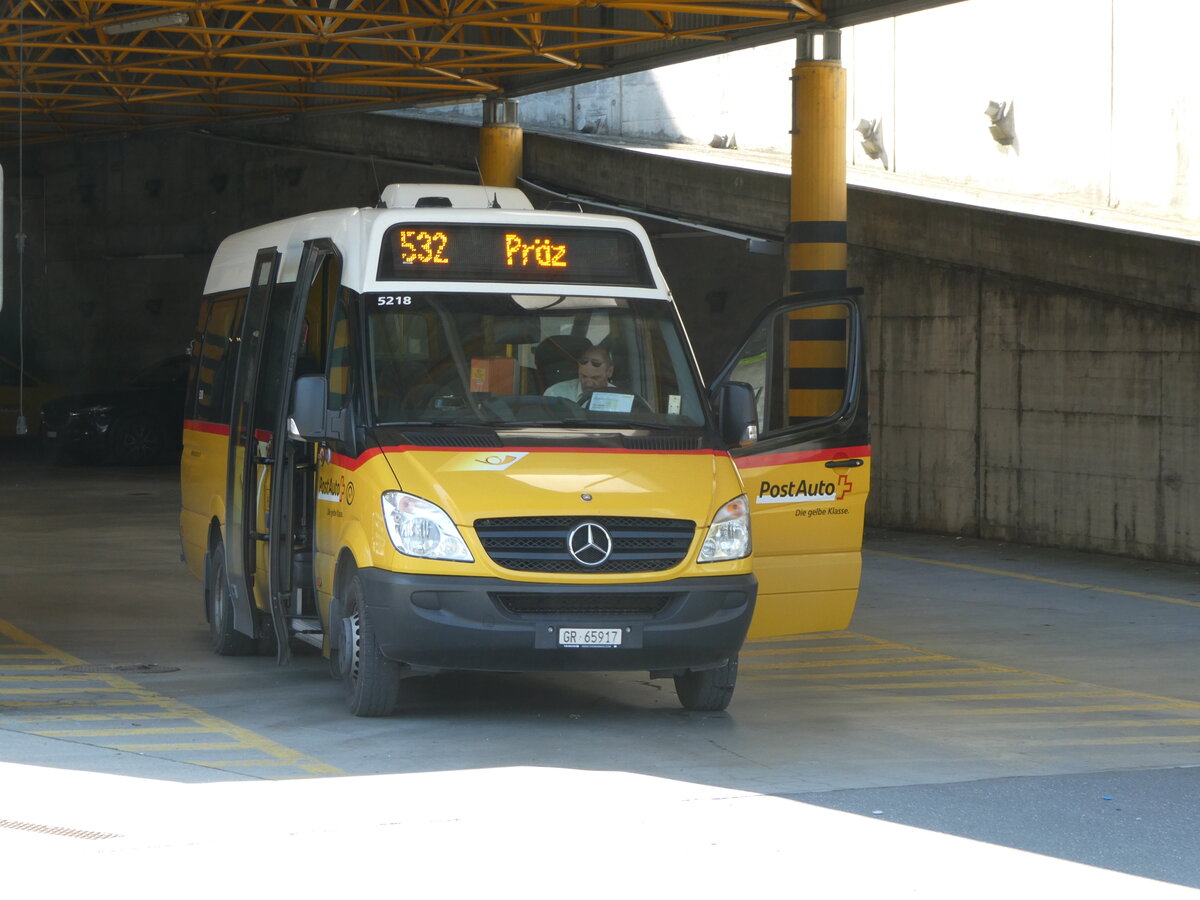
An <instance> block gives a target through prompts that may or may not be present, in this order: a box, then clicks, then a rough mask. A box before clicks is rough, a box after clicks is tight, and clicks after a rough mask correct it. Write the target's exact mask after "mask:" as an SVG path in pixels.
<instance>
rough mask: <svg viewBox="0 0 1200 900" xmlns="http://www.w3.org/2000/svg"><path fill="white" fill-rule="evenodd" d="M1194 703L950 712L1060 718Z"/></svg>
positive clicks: (954, 713)
mask: <svg viewBox="0 0 1200 900" xmlns="http://www.w3.org/2000/svg"><path fill="white" fill-rule="evenodd" d="M1197 705H1200V704H1196V703H1188V702H1186V701H1183V700H1180V701H1176V702H1173V703H1148V704H1146V705H1144V706H1128V705H1117V704H1111V705H1105V706H1022V707H1008V708H1005V707H1001V708H999V709H956V710H953V711H951V713H950V715H952V716H1030V715H1032V716H1036V715H1043V714H1049V713H1053V714H1054V715H1058V716H1061V715H1062V714H1063V713H1065V712H1069V713H1092V712H1141V711H1144V710H1155V709H1195V708H1196V706H1197Z"/></svg>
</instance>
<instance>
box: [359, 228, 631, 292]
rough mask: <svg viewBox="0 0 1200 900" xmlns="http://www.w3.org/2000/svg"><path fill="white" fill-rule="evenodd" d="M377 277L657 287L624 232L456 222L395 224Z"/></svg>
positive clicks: (411, 279) (390, 279) (381, 259)
mask: <svg viewBox="0 0 1200 900" xmlns="http://www.w3.org/2000/svg"><path fill="white" fill-rule="evenodd" d="M379 279H380V280H381V281H414V280H415V281H477V282H491V283H495V282H500V283H520V282H525V283H530V282H551V283H562V284H592V285H600V284H602V285H614V286H620V287H654V280H653V278H652V277H651V275H650V267H649V266H648V265H647V263H646V256H645V253H644V252H643V250H642V245H641V243H640V242H639V241H638V239H637V238H636V237H634V235H632V234H630V233H629V232H627V231H621V230H619V229H615V228H570V227H566V228H564V227H543V226H516V225H476V224H468V223H457V222H437V223H414V222H405V223H403V224H400V225H394V226H392V227H391V228H390V229H388V231H387V233H386V235H385V236H384V243H383V248H382V250H381V252H380V254H379Z"/></svg>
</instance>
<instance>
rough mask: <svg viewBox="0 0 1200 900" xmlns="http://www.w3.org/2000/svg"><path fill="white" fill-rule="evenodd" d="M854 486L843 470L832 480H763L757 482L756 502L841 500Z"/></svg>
mask: <svg viewBox="0 0 1200 900" xmlns="http://www.w3.org/2000/svg"><path fill="white" fill-rule="evenodd" d="M853 488H854V483H853V482H852V481H850V479H849V478H847V477H846V474H845V473H844V472H843V473H842V474H841V475H839V476H838V479H837V481H836V482H833V481H825V480H823V479H822V480H821V481H809V480H808V479H807V478H801V479H800V480H799V481H788V482H777V481H767V480H764V481H762V482H760V483H759V486H758V496H757V497H756V498H755V502H756V503H819V502H822V501H826V502H828V501H830V500H841V499H843V498H844V497H845V496H846V495H847V494H849V493H850V491H851V490H853Z"/></svg>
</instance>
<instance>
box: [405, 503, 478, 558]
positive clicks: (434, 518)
mask: <svg viewBox="0 0 1200 900" xmlns="http://www.w3.org/2000/svg"><path fill="white" fill-rule="evenodd" d="M383 521H384V522H386V523H387V530H388V537H390V538H391V539H392V544H393V546H395V548H396V549H397V550H399V551H400V552H401V553H403V554H405V555H406V556H420V557H423V558H425V559H450V560H456V561H458V562H474V561H475V557H473V556H472V555H471V551H470V550H469V549H467V543H466V541H464V540H463V538H462V535H461V534H460V533H459V531H458V528H457V527H456V526H455V524H454V523H453V522H451V521H450V517H449V516H448V515H446V512H445V510H443V509H442V508H441V507H440V506H436V505H434V504H432V503H430V502H429V501H428V500H422V499H421V498H420V497H414V496H413V495H412V494H405V493H403V492H401V491H385V492H384V494H383Z"/></svg>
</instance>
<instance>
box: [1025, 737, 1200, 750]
mask: <svg viewBox="0 0 1200 900" xmlns="http://www.w3.org/2000/svg"><path fill="white" fill-rule="evenodd" d="M1030 743H1033V744H1036V745H1037V746H1039V747H1079V746H1105V745H1120V744H1200V734H1156V735H1149V734H1147V735H1141V736H1138V737H1111V738H1078V739H1077V738H1062V739H1061V740H1053V739H1051V740H1045V741H1031V742H1030Z"/></svg>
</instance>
